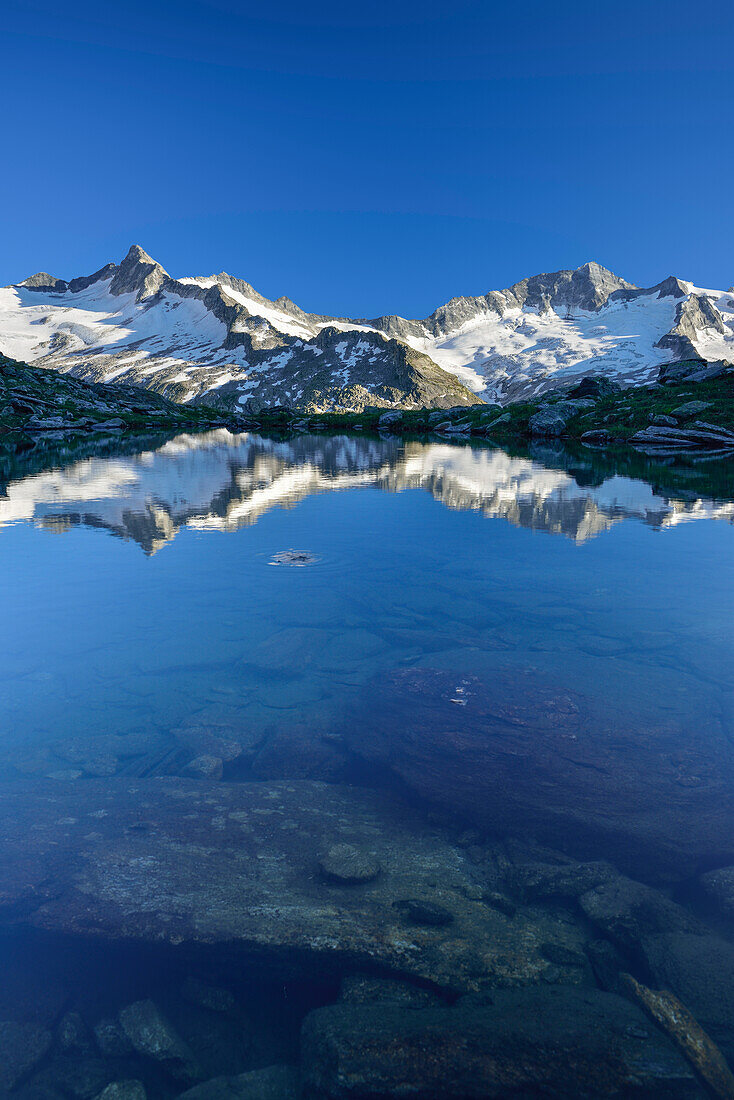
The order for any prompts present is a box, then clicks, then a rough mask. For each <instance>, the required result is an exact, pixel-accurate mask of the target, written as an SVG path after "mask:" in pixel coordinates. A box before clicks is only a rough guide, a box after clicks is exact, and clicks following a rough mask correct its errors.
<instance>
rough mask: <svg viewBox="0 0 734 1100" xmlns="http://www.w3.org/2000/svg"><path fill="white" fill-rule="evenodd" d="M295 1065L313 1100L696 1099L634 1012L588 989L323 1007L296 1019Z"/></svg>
mask: <svg viewBox="0 0 734 1100" xmlns="http://www.w3.org/2000/svg"><path fill="white" fill-rule="evenodd" d="M302 1067H303V1076H304V1094H305V1096H306V1097H307V1098H313V1100H316V1098H318V1100H324V1098H328V1100H347V1098H349V1100H377V1098H378V1097H379V1098H380V1100H391V1098H393V1097H394V1098H396V1100H397V1098H398V1097H406V1096H415V1097H420V1098H421V1100H438V1098H439V1097H440V1098H441V1100H451V1098H456V1100H489V1098H491V1097H496V1098H505V1097H508V1096H514V1095H517V1096H523V1097H525V1096H527V1097H530V1096H559V1097H560V1096H563V1097H566V1096H588V1097H591V1096H605V1097H619V1098H620V1100H623V1098H624V1100H629V1098H631V1097H634V1096H638V1095H639V1096H640V1097H653V1096H658V1097H660V1098H661V1100H663V1098H666V1100H667V1098H672V1097H701V1096H702V1093H701V1090H700V1089H699V1087H698V1085H697V1082H696V1081H695V1078H694V1075H693V1072H692V1070H691V1068H690V1067H689V1065H688V1064H687V1062H686V1061H685V1060H684V1059H683V1057H682V1056H681V1055H680V1054H679V1053H678V1051H677V1050H676V1049H675V1047H674V1046H673V1045H672V1043H671V1042H670V1041H669V1040H668V1039H667V1038H666V1037H665V1036H664V1035H663V1034H662V1033H661V1032H660V1031H658V1030H657V1028H655V1027H654V1026H653V1025H651V1024H649V1023H648V1022H647V1020H646V1018H645V1016H643V1014H642V1013H641V1012H640V1010H639V1009H638V1008H636V1007H635V1006H634V1005H632V1004H630V1003H629V1002H628V1001H625V1000H624V999H622V998H621V997H617V996H614V995H613V994H609V993H601V992H599V991H597V990H583V991H579V990H575V989H569V988H555V989H548V988H543V989H526V990H497V991H494V992H493V993H492V1003H491V1004H489V1005H485V1006H477V1005H475V1004H473V1003H472V1004H468V1005H462V1003H461V1002H459V1004H458V1005H457V1006H455V1007H453V1008H427V1009H417V1010H415V1011H410V1012H406V1011H405V1009H404V1008H403V1007H402V1006H397V1005H388V1004H379V1005H332V1006H329V1007H328V1008H321V1009H317V1010H316V1011H315V1012H312V1013H311V1014H310V1015H309V1016H307V1017H306V1020H305V1022H304V1025H303V1032H302Z"/></svg>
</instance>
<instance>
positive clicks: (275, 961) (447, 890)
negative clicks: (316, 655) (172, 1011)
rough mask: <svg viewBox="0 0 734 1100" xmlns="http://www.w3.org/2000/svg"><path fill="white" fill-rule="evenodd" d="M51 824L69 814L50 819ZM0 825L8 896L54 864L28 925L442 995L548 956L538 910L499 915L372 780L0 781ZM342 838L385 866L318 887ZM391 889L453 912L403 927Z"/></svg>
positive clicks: (433, 835)
mask: <svg viewBox="0 0 734 1100" xmlns="http://www.w3.org/2000/svg"><path fill="white" fill-rule="evenodd" d="M90 813H93V814H94V815H95V817H94V831H93V833H91V834H90V833H89V832H88V825H86V824H85V823H86V822H88V821H89V814H90ZM61 819H74V820H75V821H76V822H77V824H76V825H72V824H69V825H66V826H64V827H63V828H60V827H59V825H58V822H59V820H61ZM141 823H143V824H144V826H145V827H144V828H142V829H141V828H140V827H139V826H140V824H141ZM82 830H84V831H83V832H82ZM0 834H1V835H2V836H3V837H4V838H5V843H4V844H3V846H2V848H1V849H0V880H1V881H2V882H3V895H4V899H5V902H6V904H7V905H9V906H11V905H13V904H18V901H19V900H20V899H25V898H27V896H28V891H29V890H33V889H41V887H42V885H43V884H44V883H45V882H46V881H47V879H48V862H49V860H53V867H54V890H53V896H51V897H46V898H45V899H44V904H43V905H41V906H39V907H34V908H33V910H32V911H31V912H29V913H28V914H27V915H26V916H25V917H24V923H25V924H26V925H28V926H30V927H36V928H41V929H45V930H47V931H54V932H60V933H71V934H74V935H87V934H92V933H93V934H94V936H95V938H97V939H100V938H102V939H105V938H107V939H113V940H120V939H132V940H137V941H140V942H148V943H155V944H160V943H164V942H172V943H175V944H178V945H180V944H197V943H198V944H213V943H226V944H227V945H229V947H230V949H231V950H239V951H242V952H250V953H256V954H258V955H261V954H262V953H263V952H266V951H267V952H268V953H269V956H270V958H271V960H272V966H273V968H274V970H276V971H277V970H278V969H279V968H280V971H281V972H282V974H283V976H284V977H289V978H290V977H302V976H303V975H304V974H312V973H313V971H314V969H317V970H318V971H319V972H320V974H321V976H322V978H323V977H324V976H326V975H330V974H331V975H333V974H343V973H344V971H345V969H353V970H360V969H364V967H365V966H366V965H369V966H370V967H371V968H373V969H376V968H379V969H380V970H381V971H382V972H383V973H384V974H386V975H387V974H392V975H400V976H401V977H407V978H409V979H411V980H417V981H419V982H426V983H431V984H433V985H434V986H435V987H436V988H439V989H445V990H447V991H449V992H451V991H454V990H456V991H466V990H470V989H474V988H478V987H479V986H481V985H482V984H484V983H486V982H488V981H497V980H501V981H504V982H507V983H513V982H518V981H534V980H536V979H537V978H538V977H539V975H540V974H541V973H542V971H543V970H544V968H545V966H546V965H547V963H546V962H545V960H543V958H542V956H540V954H539V952H538V948H537V941H536V940H535V939H534V937H533V935H531V934H530V929H531V927H532V928H533V929H537V926H538V917H537V915H534V916H533V919H532V920H530V919H529V918H526V917H525V916H523V915H521V914H520V913H518V914H517V915H516V916H515V917H514V918H513V919H512V920H510V919H508V918H507V917H505V916H504V915H503V914H501V913H499V912H497V911H496V910H494V909H492V908H490V907H489V906H487V905H485V904H484V903H483V902H482V900H481V898H476V897H473V896H470V895H471V894H472V893H473V892H474V891H473V887H474V885H475V869H474V866H473V864H472V863H471V861H470V859H469V857H468V853H466V852H464V851H463V850H462V849H458V848H455V847H453V846H451V845H450V844H448V843H447V842H446V840H445V839H444V838H443V837H442V836H441V835H440V834H439V833H437V832H435V831H431V830H428V831H427V830H426V828H425V821H424V819H423V817H422V816H421V815H420V814H419V813H418V812H417V811H416V810H413V809H410V808H409V807H407V806H403V805H401V804H400V803H397V802H396V801H395V800H394V799H392V798H390V797H388V796H383V795H380V794H378V793H377V792H374V791H368V790H364V789H359V788H354V787H346V786H339V785H335V784H324V783H317V782H309V781H303V780H288V781H283V782H256V783H242V782H238V783H227V782H221V783H216V784H212V783H211V782H209V781H206V780H201V781H197V780H192V779H178V778H173V777H166V778H156V779H137V778H136V779H134V780H130V779H128V778H125V777H112V778H110V779H103V780H97V779H88V780H86V781H85V782H84V783H83V784H82V783H80V784H64V785H60V784H58V783H53V782H51V781H43V780H41V781H39V780H38V779H37V778H36V777H34V778H32V779H29V780H27V781H26V780H22V779H17V780H13V782H12V783H9V784H7V789H6V790H5V791H4V792H3V790H2V787H1V786H0ZM82 836H83V837H84V839H83V842H82V839H81V838H82ZM365 838H369V841H368V846H367V844H366V843H365ZM339 844H346V845H351V846H353V847H357V848H358V849H359V850H360V851H366V852H368V853H369V856H370V858H374V859H375V860H376V861H377V862H378V863H379V864H380V866H381V867H382V869H383V873H382V874H380V875H378V876H377V878H375V879H373V880H372V881H369V882H363V883H362V884H361V885H358V886H349V887H344V886H342V885H340V884H336V883H334V884H331V883H329V881H328V880H325V879H324V878H323V876H322V875H320V874H319V873H318V870H317V867H316V862H317V860H318V857H319V853H325V852H327V851H328V850H329V849H330V848H331V847H333V846H335V845H339ZM401 899H420V900H421V901H425V902H431V903H433V904H435V905H438V906H441V907H442V908H444V909H446V910H448V911H450V912H451V913H452V914H453V915H454V918H455V920H454V921H453V922H452V923H451V924H449V925H445V926H438V927H437V926H422V925H418V924H409V923H407V922H406V920H405V918H404V916H403V915H402V913H401V911H400V910H398V909H395V908H393V902H395V901H399V900H401ZM549 938H552V936H550V935H544V936H543V939H549ZM144 1004H145V1003H144ZM146 1015H147V1016H153V1017H154V1018H155V1017H156V1016H157V1015H158V1014H157V1013H156V1012H155V1008H154V1006H152V1008H151V1007H150V1006H145V1007H144V1009H142V1010H141V1009H139V1008H134V1010H133V1011H132V1012H126V1016H125V1017H124V1018H122V1022H123V1023H124V1024H125V1025H126V1026H125V1031H126V1034H127V1035H128V1037H129V1038H131V1040H133V1042H134V1043H136V1042H137V1044H138V1049H139V1047H140V1045H141V1044H142V1043H143V1042H144V1035H145V1031H146V1028H145V1019H146ZM153 1030H154V1031H155V1027H154V1028H153ZM133 1035H135V1036H136V1039H133ZM145 1041H147V1040H145ZM192 1045H193V1044H192ZM173 1049H174V1050H175V1044H174V1046H173Z"/></svg>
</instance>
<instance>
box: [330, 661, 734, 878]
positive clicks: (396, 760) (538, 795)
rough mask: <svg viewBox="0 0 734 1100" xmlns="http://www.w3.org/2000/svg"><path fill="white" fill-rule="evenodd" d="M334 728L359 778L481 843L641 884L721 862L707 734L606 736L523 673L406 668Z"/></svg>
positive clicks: (694, 730)
mask: <svg viewBox="0 0 734 1100" xmlns="http://www.w3.org/2000/svg"><path fill="white" fill-rule="evenodd" d="M344 728H345V736H346V738H347V741H348V745H349V747H350V748H351V749H352V751H353V752H354V753H356V754H358V755H359V756H360V757H362V758H363V759H364V760H365V761H367V762H369V764H370V765H372V766H376V767H377V768H379V769H380V772H384V771H385V770H387V771H388V772H389V773H392V775H393V776H396V777H398V778H399V780H400V781H401V782H402V783H405V784H406V785H407V786H408V787H409V788H410V789H412V790H413V791H414V792H416V793H417V794H419V795H420V796H421V797H422V798H424V799H425V800H426V801H428V802H430V803H433V804H434V805H436V806H438V807H440V808H442V809H444V810H446V811H447V812H449V813H451V814H452V815H453V816H454V818H455V819H458V820H459V821H463V822H466V823H470V824H474V825H475V826H477V827H479V828H480V829H482V830H483V831H484V832H486V833H489V834H493V835H501V836H503V837H507V836H508V835H509V836H512V835H515V836H519V837H526V838H527V837H534V838H535V839H536V840H537V841H538V842H539V843H541V844H544V845H547V846H550V847H553V848H556V849H560V850H562V851H564V852H566V853H569V854H571V855H574V856H576V857H577V858H580V859H585V858H591V859H594V860H597V861H598V860H599V859H600V858H603V859H608V860H609V861H610V862H611V863H613V864H614V865H615V866H617V867H620V868H622V869H623V870H624V871H627V872H629V873H630V874H632V875H634V876H635V877H639V878H649V879H650V880H655V879H657V880H663V881H664V880H670V881H676V880H681V879H683V878H685V877H687V876H688V875H690V874H692V873H695V872H697V871H698V870H699V867H700V864H701V863H702V862H703V861H704V860H706V861H707V862H708V864H709V866H710V863H711V860H712V858H717V859H718V861H719V862H721V863H722V864H723V863H727V862H734V748H733V747H732V745H731V743H730V742H729V741H728V739H727V737H726V735H725V731H724V730H723V729H722V728H721V727H716V726H714V727H713V728H712V727H711V725H708V726H706V727H705V728H704V727H703V726H701V725H700V724H699V726H696V725H695V724H693V723H692V722H691V723H689V724H687V725H685V726H683V725H682V724H681V723H680V722H676V721H675V720H673V719H671V721H670V723H669V724H666V723H664V722H661V723H660V724H659V725H658V726H656V727H654V728H649V727H645V728H635V727H634V724H631V725H628V724H625V726H623V727H622V728H619V726H617V725H615V724H614V723H613V722H611V721H610V722H609V724H608V725H605V718H604V715H599V714H594V713H591V712H589V710H588V708H587V705H586V702H585V700H584V699H583V698H582V697H581V696H579V695H577V694H571V693H570V692H568V691H562V690H559V689H558V688H557V686H555V685H553V684H551V683H545V682H543V681H542V680H541V679H540V678H539V677H538V676H537V675H534V674H533V675H531V674H528V675H526V676H525V675H522V674H517V675H514V676H511V675H501V674H498V675H497V676H496V677H494V678H493V679H492V680H491V681H490V680H483V679H480V678H479V677H476V676H471V675H469V676H461V677H460V676H457V674H456V673H454V672H450V671H446V670H444V669H433V668H411V669H407V670H406V669H400V670H395V671H393V672H389V673H387V674H384V673H383V674H381V675H380V677H379V678H378V679H376V680H374V681H372V682H371V683H370V684H369V685H368V686H367V687H366V688H365V691H364V694H363V697H362V699H361V701H360V702H359V703H357V705H356V706H355V709H354V711H353V712H352V713H351V714H350V716H349V720H348V721H347V722H345V725H344ZM729 853H731V857H729ZM588 873H589V874H590V875H591V876H592V877H593V876H595V875H597V873H598V874H599V876H600V877H603V875H604V871H603V869H602V868H598V870H597V868H595V867H593V866H590V867H589V868H588ZM562 874H563V872H561V873H560V875H559V877H561V876H562ZM571 889H575V887H571Z"/></svg>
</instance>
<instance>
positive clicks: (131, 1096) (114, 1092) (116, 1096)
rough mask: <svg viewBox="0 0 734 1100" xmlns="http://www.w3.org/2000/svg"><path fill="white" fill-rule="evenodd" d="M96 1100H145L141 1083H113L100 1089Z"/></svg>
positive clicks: (131, 1081) (132, 1081)
mask: <svg viewBox="0 0 734 1100" xmlns="http://www.w3.org/2000/svg"><path fill="white" fill-rule="evenodd" d="M98 1100H145V1087H144V1085H143V1083H142V1081H134V1080H130V1081H113V1082H112V1084H110V1085H108V1086H107V1088H105V1089H102V1091H101V1093H100V1094H99V1097H98Z"/></svg>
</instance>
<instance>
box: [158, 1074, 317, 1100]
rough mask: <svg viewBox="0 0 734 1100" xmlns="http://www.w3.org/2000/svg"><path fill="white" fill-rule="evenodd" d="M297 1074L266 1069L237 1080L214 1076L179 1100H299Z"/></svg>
mask: <svg viewBox="0 0 734 1100" xmlns="http://www.w3.org/2000/svg"><path fill="white" fill-rule="evenodd" d="M299 1096H300V1087H299V1082H298V1073H297V1071H296V1070H295V1069H294V1068H293V1067H292V1066H266V1067H265V1069H255V1070H251V1071H250V1072H249V1073H239V1074H236V1075H235V1076H234V1077H214V1078H212V1080H211V1081H204V1082H203V1083H202V1084H201V1085H194V1087H193V1088H192V1089H188V1090H187V1091H186V1092H184V1093H182V1094H181V1095H180V1096H179V1097H178V1100H297V1098H298V1097H299Z"/></svg>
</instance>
